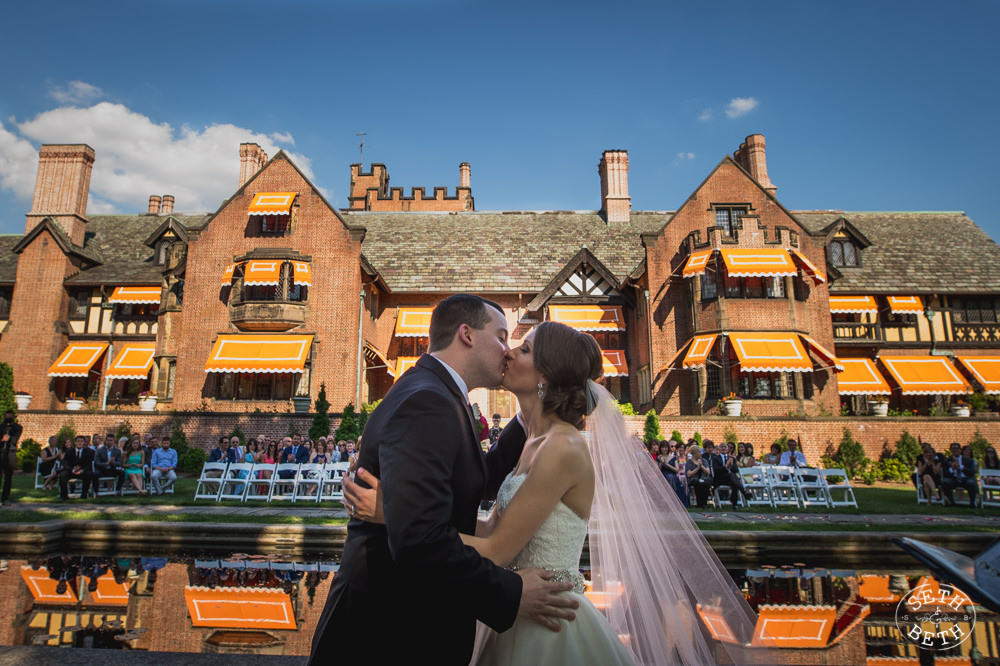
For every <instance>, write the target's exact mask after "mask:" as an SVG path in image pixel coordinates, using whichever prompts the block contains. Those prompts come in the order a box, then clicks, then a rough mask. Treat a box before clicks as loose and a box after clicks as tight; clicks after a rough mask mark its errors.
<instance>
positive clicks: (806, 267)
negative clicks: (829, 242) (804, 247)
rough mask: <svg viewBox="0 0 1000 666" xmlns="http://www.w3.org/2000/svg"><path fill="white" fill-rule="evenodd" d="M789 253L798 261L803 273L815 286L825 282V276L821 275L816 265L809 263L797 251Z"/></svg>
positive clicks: (821, 272) (804, 256)
mask: <svg viewBox="0 0 1000 666" xmlns="http://www.w3.org/2000/svg"><path fill="white" fill-rule="evenodd" d="M791 252H792V256H793V257H794V258H795V259H796V260H798V262H799V266H800V267H801V268H802V272H803V273H805V274H806V275H808V276H809V277H811V278H812V279H813V281H814V282H815V283H816V284H819V283H820V282H826V275H824V274H823V271H821V270H820V269H819V268H818V267H817V266H816V264H814V263H813V262H811V261H809V259H808V258H807V257H806V255H804V254H802V253H801V252H799V251H798V250H792V251H791Z"/></svg>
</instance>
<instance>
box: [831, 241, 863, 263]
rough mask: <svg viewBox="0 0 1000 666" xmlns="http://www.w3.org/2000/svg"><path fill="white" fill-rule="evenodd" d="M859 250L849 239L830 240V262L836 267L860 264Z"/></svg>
mask: <svg viewBox="0 0 1000 666" xmlns="http://www.w3.org/2000/svg"><path fill="white" fill-rule="evenodd" d="M860 254H861V253H860V251H859V250H858V246H857V245H855V244H854V242H853V241H851V240H850V239H837V240H833V241H830V263H831V264H833V265H834V266H836V267H838V268H843V267H845V266H847V267H852V266H859V265H860V263H861V262H860V261H859V258H860Z"/></svg>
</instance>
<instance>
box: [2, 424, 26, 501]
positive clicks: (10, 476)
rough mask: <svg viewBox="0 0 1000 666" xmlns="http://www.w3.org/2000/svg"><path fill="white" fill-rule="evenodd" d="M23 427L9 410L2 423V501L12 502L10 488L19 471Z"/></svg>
mask: <svg viewBox="0 0 1000 666" xmlns="http://www.w3.org/2000/svg"><path fill="white" fill-rule="evenodd" d="M22 430H23V428H22V427H21V424H20V423H18V422H17V419H16V417H15V415H14V412H13V411H11V410H9V409H8V410H7V411H6V412H5V413H4V415H3V423H0V474H2V476H3V494H2V496H0V502H2V503H3V505H4V506H7V505H9V504H10V489H11V484H12V483H13V481H14V472H15V471H17V447H18V441H19V440H20V439H21V432H22Z"/></svg>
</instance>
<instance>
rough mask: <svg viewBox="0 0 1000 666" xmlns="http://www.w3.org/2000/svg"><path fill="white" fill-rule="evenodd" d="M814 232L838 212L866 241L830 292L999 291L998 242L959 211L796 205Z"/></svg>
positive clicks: (821, 233) (822, 233)
mask: <svg viewBox="0 0 1000 666" xmlns="http://www.w3.org/2000/svg"><path fill="white" fill-rule="evenodd" d="M795 218H796V219H797V220H799V222H801V223H802V225H803V226H804V227H805V228H806V229H807V230H808V231H809V233H810V234H812V235H813V236H814V237H825V236H826V233H827V230H828V229H829V227H830V225H832V224H834V223H836V222H837V221H838V220H839V219H840V218H844V219H845V220H846V221H847V222H849V223H850V224H851V225H852V226H853V227H854V228H855V229H857V230H858V231H859V232H860V233H861V234H863V235H864V237H865V238H866V239H867V240H868V241H870V242H871V245H870V246H869V247H867V248H865V249H863V250H862V251H861V265H860V266H859V267H857V268H847V267H845V268H840V269H839V271H838V272H839V273H840V275H839V276H838V277H836V279H835V280H832V281H831V284H830V291H831V293H854V294H887V293H897V294H963V293H996V294H1000V246H998V245H997V243H996V242H995V241H994V240H993V239H992V238H990V237H989V235H987V233H986V232H985V231H983V230H982V229H980V228H979V227H977V226H976V224H975V223H974V222H973V221H972V220H970V219H969V218H968V217H967V216H966V215H965V213H961V212H885V213H882V212H851V211H839V210H837V211H797V212H796V213H795Z"/></svg>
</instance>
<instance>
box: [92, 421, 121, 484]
mask: <svg viewBox="0 0 1000 666" xmlns="http://www.w3.org/2000/svg"><path fill="white" fill-rule="evenodd" d="M122 439H123V440H125V441H128V440H126V439H125V438H124V437H122ZM94 471H95V472H97V477H98V478H101V477H114V479H115V492H116V493H118V494H121V490H122V483H123V482H124V481H125V468H124V467H123V466H122V450H121V449H120V448H119V447H118V446H115V436H114V435H112V434H111V433H110V432H109V433H108V434H107V435H105V436H104V441H103V442H102V443H101V445H100V446H99V447H97V453H96V454H95V457H94ZM95 494H96V493H95Z"/></svg>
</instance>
